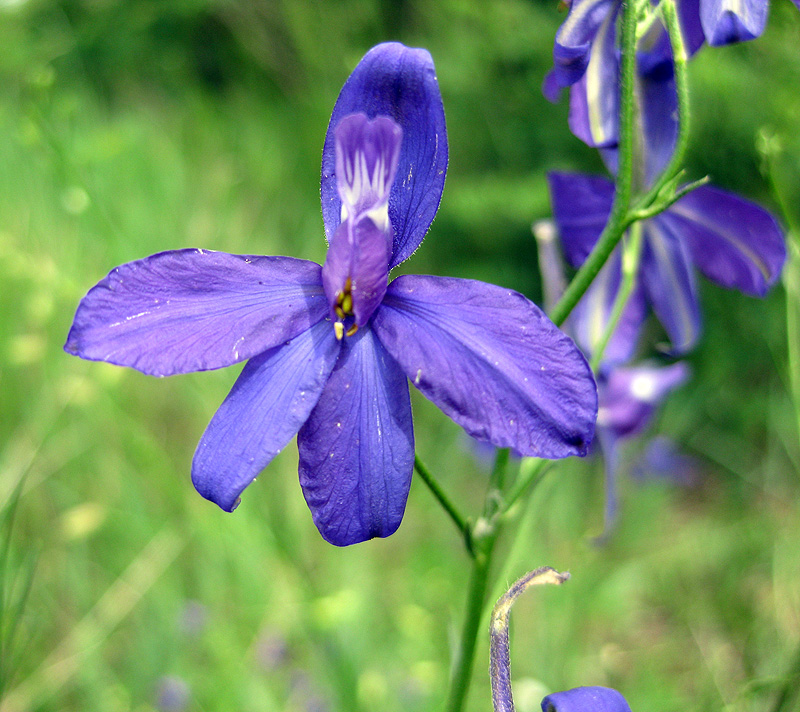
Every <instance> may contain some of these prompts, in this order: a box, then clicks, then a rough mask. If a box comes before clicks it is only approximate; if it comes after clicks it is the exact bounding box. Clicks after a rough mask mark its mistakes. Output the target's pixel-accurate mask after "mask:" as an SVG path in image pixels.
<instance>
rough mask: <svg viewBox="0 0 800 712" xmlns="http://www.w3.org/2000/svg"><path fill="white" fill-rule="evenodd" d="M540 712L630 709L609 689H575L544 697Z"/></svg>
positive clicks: (620, 710)
mask: <svg viewBox="0 0 800 712" xmlns="http://www.w3.org/2000/svg"><path fill="white" fill-rule="evenodd" d="M542 712H631V708H630V707H629V706H628V703H627V702H626V701H625V698H624V697H623V696H622V695H621V694H620V693H619V692H617V691H616V690H612V689H611V688H610V687H576V688H575V689H573V690H567V691H566V692H555V693H553V694H552V695H548V696H547V697H545V698H544V699H543V700H542Z"/></svg>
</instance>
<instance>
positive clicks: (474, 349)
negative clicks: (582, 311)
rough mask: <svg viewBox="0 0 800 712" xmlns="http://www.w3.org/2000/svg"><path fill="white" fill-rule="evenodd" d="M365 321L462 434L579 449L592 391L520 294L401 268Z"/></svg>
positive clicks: (563, 345) (592, 410)
mask: <svg viewBox="0 0 800 712" xmlns="http://www.w3.org/2000/svg"><path fill="white" fill-rule="evenodd" d="M372 328H373V329H374V331H375V333H376V334H377V335H378V338H379V339H380V340H381V342H382V343H383V345H384V346H385V347H386V349H387V350H388V351H389V353H390V354H391V355H392V356H393V357H394V358H395V359H396V360H397V362H398V363H399V364H400V366H401V368H402V369H403V371H405V373H406V375H407V376H408V377H409V378H410V379H411V381H412V383H413V384H414V385H415V386H416V387H417V388H419V389H420V391H422V393H423V395H425V396H426V397H427V398H429V399H430V400H432V401H433V402H434V403H435V404H436V405H437V406H439V407H440V408H441V409H442V410H443V411H444V412H445V413H446V414H447V415H448V416H450V417H451V418H452V419H453V420H455V421H456V423H458V424H459V425H461V426H462V427H463V428H464V429H465V430H466V431H467V432H468V433H469V434H470V435H471V436H473V437H475V438H478V439H479V440H487V441H489V442H491V443H492V444H493V445H496V446H497V447H509V448H513V449H514V450H516V451H518V452H519V453H520V454H522V455H534V456H538V457H552V458H555V457H566V456H568V455H584V454H586V451H587V449H588V446H589V443H590V442H591V439H592V435H593V433H594V420H595V416H596V412H597V411H596V409H597V394H596V391H595V385H594V380H593V378H592V375H591V372H590V370H589V367H588V365H587V363H586V361H585V359H584V358H583V356H582V355H581V353H580V351H579V350H578V349H577V347H576V346H575V344H574V343H573V342H572V340H571V339H569V337H567V336H566V335H564V334H563V333H562V332H560V331H559V330H558V329H557V328H556V327H555V325H554V324H553V323H552V322H551V321H550V320H549V319H548V318H547V317H546V316H545V315H544V313H543V312H542V311H541V310H540V309H539V308H538V307H537V306H536V305H535V304H533V303H532V302H530V301H528V300H527V299H526V298H525V297H523V296H522V295H521V294H518V293H516V292H512V291H510V290H508V289H503V288H502V287H497V286H494V285H491V284H485V283H483V282H475V281H472V280H464V279H452V278H446V277H427V276H419V275H404V276H402V277H398V278H397V279H396V280H394V281H393V282H392V283H391V284H390V285H389V288H388V290H387V291H386V297H385V299H384V301H383V304H381V306H380V307H379V308H378V310H377V311H376V312H375V314H374V316H373V320H372Z"/></svg>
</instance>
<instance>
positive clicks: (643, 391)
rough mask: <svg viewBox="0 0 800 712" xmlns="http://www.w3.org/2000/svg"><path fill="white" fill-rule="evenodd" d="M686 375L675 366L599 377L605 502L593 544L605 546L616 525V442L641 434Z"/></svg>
mask: <svg viewBox="0 0 800 712" xmlns="http://www.w3.org/2000/svg"><path fill="white" fill-rule="evenodd" d="M688 375H689V369H688V368H687V367H686V365H685V364H683V363H681V362H678V363H673V364H671V365H669V366H649V365H648V366H631V367H627V368H626V367H621V366H620V367H616V368H612V369H610V370H609V371H608V372H607V373H606V374H602V375H600V376H599V377H598V380H597V389H598V397H599V402H600V407H599V409H598V413H597V437H596V439H595V443H596V444H597V445H598V446H599V447H600V451H601V454H602V456H603V472H604V473H605V480H606V482H605V491H606V501H605V507H604V517H603V532H602V533H601V534H600V536H599V537H597V538H596V539H595V542H596V543H602V542H604V541H605V540H606V539H607V538H608V536H609V535H610V534H611V532H612V531H613V529H614V526H615V525H616V522H617V513H618V509H619V504H618V496H617V489H618V488H617V477H618V474H619V442H620V441H621V440H626V439H628V438H632V437H635V436H636V435H639V434H640V433H642V432H643V431H644V430H645V428H647V426H648V425H649V424H650V422H651V421H652V419H653V417H654V416H655V414H656V410H657V408H658V406H659V405H661V403H662V402H663V401H664V399H665V398H666V397H667V395H669V393H670V392H672V391H673V390H675V389H676V388H678V387H679V386H680V385H682V384H683V383H684V381H685V380H686V379H687V378H688Z"/></svg>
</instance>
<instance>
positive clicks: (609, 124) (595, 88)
mask: <svg viewBox="0 0 800 712" xmlns="http://www.w3.org/2000/svg"><path fill="white" fill-rule="evenodd" d="M616 16H617V13H616V11H614V12H609V13H608V15H607V16H606V18H605V20H604V21H603V23H602V24H601V25H600V28H599V29H598V32H597V36H596V37H595V40H594V45H593V47H592V51H591V53H590V55H589V62H588V64H587V66H586V72H585V73H584V75H583V76H582V77H581V79H580V81H578V82H577V83H576V84H575V85H574V86H573V87H572V89H571V90H570V93H569V128H570V130H571V131H572V133H574V134H575V135H576V136H577V137H578V138H579V139H580V140H581V141H583V142H584V143H585V144H586V145H588V146H593V147H596V148H608V147H614V146H616V145H617V143H618V142H619V57H618V55H617V47H616V30H615V20H616Z"/></svg>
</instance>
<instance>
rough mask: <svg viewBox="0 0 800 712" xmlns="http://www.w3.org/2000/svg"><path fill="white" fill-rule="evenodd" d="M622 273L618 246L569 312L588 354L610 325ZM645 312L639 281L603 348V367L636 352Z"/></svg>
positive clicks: (572, 328)
mask: <svg viewBox="0 0 800 712" xmlns="http://www.w3.org/2000/svg"><path fill="white" fill-rule="evenodd" d="M621 277H622V267H621V260H620V255H619V250H615V251H614V252H613V253H612V254H611V257H609V259H608V262H606V264H605V265H603V268H602V269H601V270H600V272H599V273H598V274H597V277H596V278H595V280H594V282H592V284H591V285H590V286H589V289H587V290H586V294H584V295H583V297H582V298H581V300H580V301H579V302H578V304H577V305H576V306H575V309H574V310H573V311H572V314H571V315H570V318H569V325H570V333H571V334H572V335H573V336H574V337H575V341H577V342H578V345H579V346H580V347H581V349H582V350H583V352H584V353H585V354H587V355H589V356H593V355H594V353H595V351H596V349H597V347H598V345H599V344H600V341H601V339H602V338H603V335H604V334H605V331H606V329H607V328H608V323H609V320H610V318H611V313H612V311H613V308H614V302H615V301H616V298H617V294H618V293H619V288H620V282H621ZM646 316H647V309H646V303H645V300H644V294H643V292H642V290H641V288H640V287H639V286H638V285H637V286H635V287H634V290H633V292H632V293H631V295H630V296H629V298H628V302H627V304H626V305H625V308H624V309H623V310H622V315H621V316H620V318H619V321H618V322H617V325H616V327H615V328H614V332H613V333H612V335H611V338H610V339H609V341H608V344H607V345H606V349H605V351H604V352H603V358H602V359H601V362H602V364H603V366H604V367H608V366H613V365H616V364H620V363H624V362H625V361H628V360H629V359H630V358H631V356H633V353H634V351H635V350H636V345H637V341H638V339H639V333H640V331H641V328H642V324H643V323H644V320H645V317H646Z"/></svg>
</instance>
